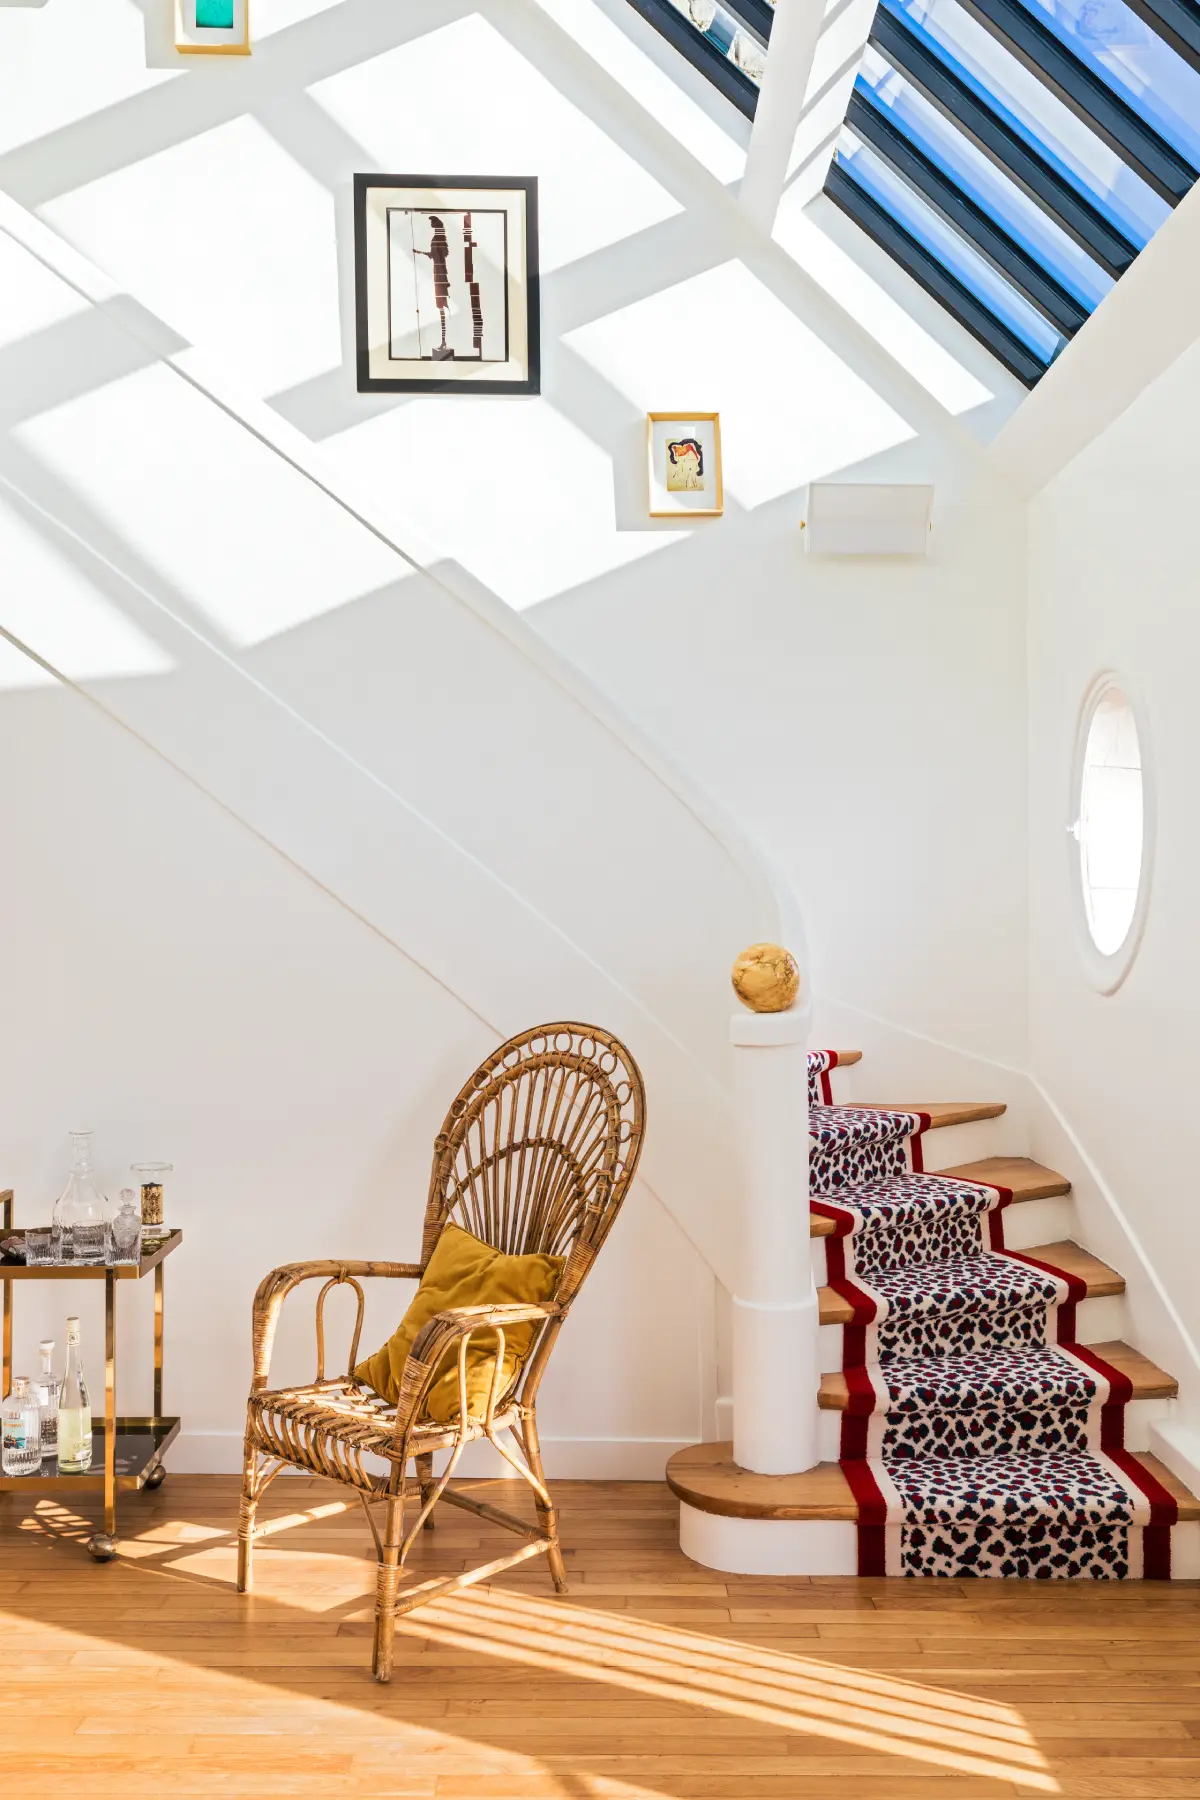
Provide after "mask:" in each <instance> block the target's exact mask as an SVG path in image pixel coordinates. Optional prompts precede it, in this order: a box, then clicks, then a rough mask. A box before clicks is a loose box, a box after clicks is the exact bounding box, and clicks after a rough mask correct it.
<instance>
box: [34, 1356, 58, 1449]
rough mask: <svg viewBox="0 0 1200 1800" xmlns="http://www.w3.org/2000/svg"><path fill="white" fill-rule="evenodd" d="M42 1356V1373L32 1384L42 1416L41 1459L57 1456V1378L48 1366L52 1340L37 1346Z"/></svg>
mask: <svg viewBox="0 0 1200 1800" xmlns="http://www.w3.org/2000/svg"><path fill="white" fill-rule="evenodd" d="M38 1349H39V1350H40V1351H41V1356H42V1372H41V1374H40V1375H39V1376H38V1378H37V1380H36V1382H35V1383H34V1389H35V1391H36V1393H37V1403H38V1410H39V1411H40V1413H41V1415H42V1459H43V1461H44V1460H45V1458H46V1457H48V1456H57V1455H58V1388H59V1381H58V1376H57V1375H56V1374H55V1373H54V1370H53V1369H52V1368H51V1366H50V1359H51V1357H52V1356H53V1355H54V1339H53V1338H43V1339H42V1342H41V1343H40V1344H39V1345H38Z"/></svg>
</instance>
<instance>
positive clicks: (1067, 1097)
mask: <svg viewBox="0 0 1200 1800" xmlns="http://www.w3.org/2000/svg"><path fill="white" fill-rule="evenodd" d="M1198 477H1200V344H1193V345H1192V347H1191V348H1190V349H1189V350H1187V351H1186V352H1185V353H1184V354H1183V355H1182V356H1180V357H1179V358H1178V360H1177V361H1176V362H1175V363H1174V365H1173V366H1172V367H1171V368H1169V369H1168V370H1167V371H1166V373H1165V374H1163V375H1161V376H1160V377H1159V378H1158V379H1157V380H1156V381H1154V382H1153V384H1152V385H1151V386H1149V387H1148V388H1147V389H1146V390H1145V391H1144V392H1143V393H1142V394H1141V395H1140V397H1139V398H1138V399H1137V400H1136V401H1135V402H1134V403H1133V404H1132V405H1131V406H1130V407H1129V408H1128V410H1127V411H1125V412H1124V413H1123V414H1122V415H1121V416H1120V417H1119V418H1117V419H1116V420H1115V422H1113V423H1112V424H1111V425H1109V426H1108V428H1107V429H1106V430H1104V431H1103V432H1102V433H1101V434H1100V435H1099V436H1098V437H1097V438H1095V440H1094V441H1093V442H1092V443H1090V444H1089V445H1088V446H1087V447H1086V448H1085V449H1083V450H1082V451H1080V452H1079V453H1078V454H1077V455H1076V456H1075V457H1074V458H1073V460H1071V461H1070V462H1069V463H1068V464H1067V466H1066V467H1065V468H1063V470H1062V471H1061V473H1060V474H1058V475H1057V476H1056V477H1055V478H1054V479H1053V480H1051V481H1050V482H1049V484H1048V485H1047V486H1046V487H1045V488H1044V489H1043V490H1042V491H1041V492H1040V493H1039V494H1037V495H1036V496H1035V498H1034V499H1033V501H1032V503H1031V508H1030V654H1029V681H1030V776H1031V782H1030V830H1031V933H1032V942H1031V989H1030V997H1031V1026H1030V1029H1031V1068H1032V1072H1033V1074H1034V1075H1035V1077H1036V1078H1037V1079H1038V1080H1039V1081H1040V1082H1041V1083H1042V1085H1043V1086H1044V1088H1045V1089H1046V1092H1047V1093H1048V1095H1049V1096H1050V1098H1051V1100H1053V1101H1054V1102H1055V1104H1056V1105H1057V1106H1058V1108H1059V1110H1060V1111H1061V1113H1062V1115H1063V1117H1064V1118H1065V1120H1066V1121H1067V1123H1068V1124H1069V1125H1070V1126H1071V1127H1072V1128H1073V1130H1074V1132H1075V1134H1076V1135H1077V1137H1078V1138H1079V1139H1080V1140H1081V1142H1082V1143H1083V1145H1085V1146H1086V1148H1087V1151H1088V1153H1089V1155H1090V1157H1091V1159H1092V1161H1093V1163H1094V1164H1095V1168H1096V1174H1097V1176H1098V1178H1099V1180H1100V1182H1101V1183H1103V1184H1104V1185H1106V1186H1107V1189H1108V1191H1109V1193H1110V1195H1111V1197H1112V1200H1113V1201H1114V1202H1115V1204H1116V1206H1117V1207H1118V1208H1119V1209H1120V1210H1121V1212H1123V1213H1124V1215H1125V1217H1126V1218H1127V1219H1128V1220H1129V1222H1130V1225H1131V1227H1132V1231H1133V1234H1134V1236H1135V1237H1136V1238H1137V1239H1139V1240H1140V1243H1141V1245H1142V1247H1143V1249H1144V1252H1145V1256H1146V1259H1147V1261H1148V1263H1149V1266H1150V1268H1151V1269H1152V1270H1153V1271H1154V1272H1155V1275H1156V1277H1157V1280H1158V1282H1159V1283H1160V1284H1161V1288H1162V1290H1163V1292H1162V1293H1160V1294H1154V1293H1151V1292H1148V1293H1147V1295H1146V1299H1145V1303H1144V1310H1143V1317H1142V1320H1141V1321H1140V1327H1139V1329H1140V1333H1141V1335H1139V1337H1138V1338H1137V1339H1135V1341H1138V1342H1141V1343H1143V1345H1144V1346H1145V1347H1147V1348H1150V1347H1151V1345H1150V1344H1149V1343H1147V1334H1149V1335H1150V1336H1151V1338H1152V1337H1153V1334H1154V1332H1155V1330H1156V1325H1155V1314H1156V1313H1157V1312H1161V1311H1162V1310H1163V1308H1164V1306H1173V1307H1174V1309H1175V1310H1176V1312H1177V1315H1178V1318H1179V1320H1180V1323H1181V1325H1182V1327H1183V1329H1184V1330H1185V1331H1186V1332H1188V1333H1190V1335H1191V1338H1192V1340H1193V1350H1192V1355H1193V1359H1194V1358H1195V1354H1196V1352H1195V1344H1196V1343H1197V1342H1200V1283H1197V1280H1196V1269H1197V1264H1198V1261H1200V1215H1198V1213H1197V1208H1196V1205H1195V1200H1194V1194H1195V1184H1196V1177H1195V1163H1194V1156H1193V1151H1192V1142H1191V1132H1190V1120H1191V1118H1192V1115H1193V1113H1194V1110H1195V1095H1196V1084H1197V1077H1198V1076H1200V1054H1198V1052H1197V1034H1196V1022H1197V1020H1200V1004H1198V1002H1197V1000H1196V994H1197V992H1198V990H1200V937H1198V935H1197V930H1196V917H1195V906H1194V904H1193V895H1194V893H1195V890H1196V884H1197V880H1198V879H1200V838H1198V836H1197V831H1196V794H1197V791H1198V790H1200V735H1198V733H1197V730H1196V704H1195V670H1196V667H1197V658H1198V655H1200V628H1198V626H1197V614H1196V555H1195V529H1194V513H1195V495H1196V488H1197V480H1198ZM1105 670H1114V671H1116V672H1117V673H1118V674H1119V676H1120V677H1121V678H1122V680H1123V681H1124V682H1126V683H1128V684H1129V686H1130V688H1131V689H1132V690H1133V692H1134V693H1135V694H1136V695H1138V696H1139V697H1140V699H1141V701H1142V704H1143V706H1144V708H1145V713H1146V717H1147V720H1148V725H1149V732H1148V741H1147V742H1145V743H1144V744H1143V754H1144V757H1145V758H1146V760H1147V762H1148V764H1149V780H1150V782H1151V783H1152V786H1153V791H1154V805H1155V811H1156V813H1157V834H1156V841H1155V843H1154V845H1153V866H1152V880H1153V887H1152V893H1151V901H1150V908H1149V913H1148V916H1147V921H1146V929H1145V935H1144V938H1143V940H1142V944H1141V949H1140V951H1139V953H1138V955H1137V958H1136V960H1135V962H1134V964H1133V966H1132V969H1131V970H1130V973H1129V975H1128V977H1127V978H1126V980H1125V982H1124V984H1123V985H1122V986H1121V987H1120V988H1119V989H1118V990H1117V991H1116V993H1114V994H1112V995H1109V996H1105V995H1102V994H1100V993H1099V992H1097V991H1096V989H1095V988H1094V987H1093V986H1092V985H1091V983H1090V981H1089V979H1088V976H1087V973H1086V970H1085V967H1084V962H1083V958H1082V956H1081V955H1080V954H1079V952H1078V948H1077V943H1076V937H1077V929H1078V928H1077V924H1076V920H1075V917H1074V913H1073V901H1074V898H1075V893H1074V889H1075V883H1076V881H1077V873H1076V870H1077V861H1076V858H1075V857H1074V856H1073V855H1072V852H1073V851H1074V845H1073V844H1072V843H1070V841H1069V840H1068V839H1067V837H1066V834H1065V827H1066V825H1067V824H1068V823H1069V822H1070V820H1071V819H1073V818H1074V817H1075V816H1076V812H1075V809H1074V796H1073V795H1072V794H1071V791H1070V779H1071V758H1072V752H1073V749H1074V744H1075V734H1076V727H1077V722H1078V717H1079V709H1080V707H1081V706H1082V703H1083V699H1084V696H1085V694H1086V692H1087V690H1088V688H1089V686H1090V685H1091V683H1092V681H1093V680H1094V678H1095V677H1096V676H1097V675H1098V674H1100V673H1101V672H1103V671H1105ZM1097 1247H1098V1248H1103V1246H1097ZM1174 1372H1176V1373H1178V1374H1180V1375H1181V1376H1184V1377H1189V1378H1190V1379H1189V1384H1188V1385H1189V1387H1190V1394H1189V1398H1190V1400H1191V1401H1192V1403H1193V1405H1195V1404H1197V1403H1200V1392H1197V1383H1196V1369H1195V1363H1194V1360H1193V1365H1192V1368H1191V1369H1190V1370H1189V1369H1188V1368H1186V1367H1184V1368H1179V1367H1178V1366H1175V1368H1174Z"/></svg>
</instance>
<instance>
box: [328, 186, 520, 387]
mask: <svg viewBox="0 0 1200 1800" xmlns="http://www.w3.org/2000/svg"><path fill="white" fill-rule="evenodd" d="M354 200H355V207H354V224H355V262H356V269H355V275H356V297H357V307H358V342H357V349H358V389H359V392H360V393H370V392H374V391H381V392H385V393H386V392H391V393H397V392H399V393H404V392H414V391H421V392H425V393H458V394H484V393H487V394H491V393H509V394H513V393H520V394H536V393H537V392H538V384H539V367H538V360H539V359H538V336H539V334H538V285H537V182H536V181H535V180H533V179H524V178H522V179H513V180H509V179H506V178H501V177H485V176H471V177H462V178H458V177H453V178H452V177H440V176H426V175H356V176H355V178H354Z"/></svg>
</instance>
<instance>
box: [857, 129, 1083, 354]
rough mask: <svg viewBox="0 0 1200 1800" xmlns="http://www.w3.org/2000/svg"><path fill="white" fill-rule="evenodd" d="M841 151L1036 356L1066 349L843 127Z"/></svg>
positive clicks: (883, 202)
mask: <svg viewBox="0 0 1200 1800" xmlns="http://www.w3.org/2000/svg"><path fill="white" fill-rule="evenodd" d="M837 157H838V162H839V163H840V164H841V165H842V167H843V168H844V169H846V170H847V171H848V172H849V173H850V174H851V175H853V177H854V179H855V180H856V181H857V182H858V185H859V186H860V187H861V188H862V189H864V191H865V192H866V193H868V194H869V195H870V196H871V198H872V199H873V200H875V201H876V202H877V203H878V204H879V205H880V206H881V207H882V208H883V210H884V211H885V212H887V213H890V214H891V216H892V218H893V219H895V221H896V223H897V224H898V225H902V226H903V227H904V229H905V231H907V232H908V234H909V236H910V237H914V238H916V240H917V242H918V243H919V244H920V245H922V247H923V248H924V249H926V250H928V251H929V253H930V255H931V256H933V257H935V258H936V260H937V261H938V262H940V263H941V265H942V267H943V268H944V269H946V270H947V271H948V273H949V274H951V275H953V276H954V277H955V279H956V280H958V281H960V282H961V283H962V285H963V287H965V288H966V289H967V290H968V291H969V292H970V293H972V294H973V295H974V296H975V298H976V299H977V300H979V301H981V302H982V304H983V305H984V306H986V307H987V309H988V311H989V312H990V313H992V314H993V316H994V317H995V318H997V319H999V320H1000V322H1001V324H1003V325H1006V326H1007V327H1008V329H1009V331H1011V332H1012V334H1013V336H1014V337H1016V338H1019V339H1020V341H1021V342H1022V343H1023V344H1024V345H1026V347H1027V348H1028V349H1030V350H1032V352H1033V354H1034V355H1035V356H1037V357H1040V358H1041V360H1042V361H1043V362H1047V363H1048V362H1049V361H1050V359H1051V358H1052V357H1053V356H1055V355H1056V354H1057V352H1058V351H1059V350H1061V348H1062V346H1063V344H1064V342H1065V341H1066V340H1065V339H1064V338H1063V337H1062V336H1061V335H1060V333H1059V332H1057V331H1055V329H1054V327H1053V326H1052V325H1049V324H1047V322H1046V320H1045V319H1044V318H1043V317H1042V315H1041V313H1039V312H1037V311H1036V310H1035V309H1034V308H1033V307H1032V306H1030V305H1029V303H1028V301H1026V300H1024V299H1023V298H1022V297H1021V295H1020V294H1018V292H1017V290H1016V289H1015V288H1014V287H1011V286H1010V285H1009V283H1008V282H1007V281H1005V279H1004V277H1003V276H1002V275H998V274H997V273H996V271H995V269H993V267H992V265H991V263H989V262H985V261H984V259H983V257H982V256H980V255H979V253H978V251H977V250H974V249H973V248H972V247H971V245H970V244H968V242H967V241H966V239H965V238H963V237H960V236H959V234H958V232H957V231H953V230H952V229H951V228H950V226H949V225H947V224H946V222H945V220H944V219H942V218H940V217H939V216H938V214H937V213H935V212H934V210H933V208H932V207H931V206H927V205H926V204H925V202H924V200H922V199H921V197H920V195H919V194H917V193H915V192H914V190H913V189H912V188H910V187H909V186H908V183H907V182H905V181H901V179H900V177H899V176H898V175H895V174H893V173H892V171H891V169H889V167H888V165H887V164H886V163H885V162H884V161H883V160H882V159H881V158H880V157H878V156H876V155H875V153H874V151H873V150H871V149H870V147H869V146H868V145H866V144H864V143H863V142H862V140H861V139H860V138H858V137H856V136H855V135H854V133H853V132H852V131H848V130H845V129H843V131H842V134H841V136H840V137H839V139H838V146H837Z"/></svg>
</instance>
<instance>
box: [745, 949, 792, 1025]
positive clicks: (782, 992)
mask: <svg viewBox="0 0 1200 1800" xmlns="http://www.w3.org/2000/svg"><path fill="white" fill-rule="evenodd" d="M732 980H733V991H734V993H735V994H736V995H737V997H738V999H739V1000H740V1001H741V1002H742V1005H743V1006H748V1007H749V1008H750V1011H751V1012H768V1013H770V1012H786V1011H787V1009H788V1007H789V1006H792V1005H794V1004H795V999H796V995H797V994H798V993H799V992H800V965H799V964H798V963H797V961H796V959H795V957H794V956H793V955H792V953H791V951H790V950H785V949H784V947H783V945H782V944H751V945H750V946H749V947H748V948H747V949H745V950H743V951H742V954H741V955H740V956H739V957H738V958H737V959H736V961H735V962H734V965H733V971H732Z"/></svg>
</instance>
